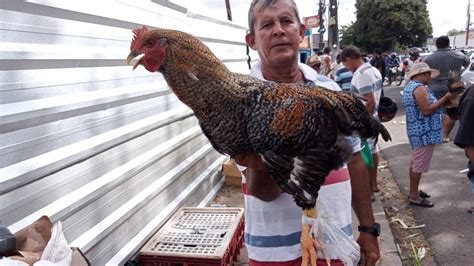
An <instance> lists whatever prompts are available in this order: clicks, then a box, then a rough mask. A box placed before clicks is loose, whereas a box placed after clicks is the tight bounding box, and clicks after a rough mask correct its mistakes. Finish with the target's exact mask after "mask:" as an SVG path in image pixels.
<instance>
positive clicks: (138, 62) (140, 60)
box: [127, 51, 145, 70]
mask: <svg viewBox="0 0 474 266" xmlns="http://www.w3.org/2000/svg"><path fill="white" fill-rule="evenodd" d="M144 56H145V54H142V53H138V52H136V51H132V52H130V54H129V55H128V57H127V65H130V63H131V62H132V60H133V59H135V58H136V57H139V58H138V59H136V62H135V64H133V70H135V68H137V66H138V65H142V64H143V57H144Z"/></svg>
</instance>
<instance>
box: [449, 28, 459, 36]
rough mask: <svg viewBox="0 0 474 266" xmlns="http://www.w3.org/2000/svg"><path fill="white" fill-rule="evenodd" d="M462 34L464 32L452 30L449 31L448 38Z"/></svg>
mask: <svg viewBox="0 0 474 266" xmlns="http://www.w3.org/2000/svg"><path fill="white" fill-rule="evenodd" d="M461 33H462V30H457V29H452V30H450V31H448V34H447V35H448V36H456V35H459V34H461Z"/></svg>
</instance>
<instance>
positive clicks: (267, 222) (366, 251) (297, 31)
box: [234, 0, 380, 266]
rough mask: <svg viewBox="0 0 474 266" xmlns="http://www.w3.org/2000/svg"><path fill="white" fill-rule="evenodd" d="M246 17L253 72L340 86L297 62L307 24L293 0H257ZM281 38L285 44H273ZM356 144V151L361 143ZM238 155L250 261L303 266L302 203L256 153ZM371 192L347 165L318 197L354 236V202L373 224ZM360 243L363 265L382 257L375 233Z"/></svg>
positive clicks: (329, 179) (277, 78) (366, 223)
mask: <svg viewBox="0 0 474 266" xmlns="http://www.w3.org/2000/svg"><path fill="white" fill-rule="evenodd" d="M248 19H249V29H250V33H248V34H247V35H246V37H245V40H246V43H247V44H248V45H249V47H251V48H252V49H254V50H257V52H258V54H259V57H260V62H258V63H257V64H255V65H253V66H252V69H251V75H252V76H254V77H256V78H259V79H262V80H269V81H274V82H285V83H301V84H314V85H318V86H323V87H326V88H329V89H333V90H340V88H339V87H338V86H337V84H336V83H334V81H332V80H330V79H328V78H327V77H324V76H322V75H318V74H317V73H316V72H315V71H314V70H313V69H312V68H310V67H308V66H307V65H305V64H299V63H298V48H299V45H300V42H301V41H302V40H303V36H304V30H305V27H304V25H302V24H301V21H300V18H299V16H298V10H297V8H296V4H295V2H294V1H293V0H277V1H267V0H254V1H253V2H252V4H251V6H250V9H249V18H248ZM281 43H284V44H285V45H275V44H281ZM353 149H354V152H356V151H358V149H360V143H359V144H357V145H354V146H353ZM234 159H235V160H236V163H237V164H238V167H239V169H240V170H241V171H242V173H243V178H242V181H243V186H242V189H243V192H244V199H245V230H244V240H245V244H246V247H247V250H248V256H249V265H251V266H252V265H281V266H283V265H301V263H302V258H301V247H300V236H301V228H302V224H301V217H302V215H303V212H302V210H301V208H299V207H297V206H296V203H295V202H294V200H293V199H292V197H291V196H290V195H288V194H286V193H282V191H281V189H280V188H279V186H278V185H277V184H276V182H275V181H274V180H273V179H272V178H271V176H270V175H269V174H268V172H267V169H266V168H265V166H264V164H263V163H262V161H261V158H260V157H259V156H258V155H257V154H241V155H237V156H235V158H234ZM351 188H352V194H351ZM368 193H369V187H368V186H366V183H365V182H364V180H362V179H360V178H357V177H356V176H355V177H351V178H349V174H348V170H347V169H346V168H345V167H343V168H341V169H339V170H337V171H332V172H331V173H330V174H329V175H328V177H326V183H325V184H323V186H321V190H320V191H319V198H318V200H326V201H329V202H332V203H333V206H331V207H330V208H331V209H330V210H326V211H328V212H331V213H332V214H334V215H335V216H336V220H335V223H336V224H337V225H338V226H339V227H340V228H341V229H342V230H343V231H344V232H345V233H346V234H348V235H352V229H351V228H352V227H351V223H352V218H351V216H352V214H351V209H350V206H351V202H352V205H353V208H354V212H355V213H356V215H357V217H358V219H359V223H360V225H361V226H364V227H372V226H373V225H375V220H374V216H373V213H372V207H371V203H370V198H369V194H368ZM351 195H352V196H351ZM351 197H352V198H351ZM321 211H323V210H321ZM357 242H358V243H359V245H360V246H361V257H362V258H363V259H364V260H365V262H364V263H365V264H364V265H375V263H376V261H377V260H378V258H379V257H380V251H379V247H378V243H377V237H376V234H375V233H374V232H372V233H370V232H361V233H360V235H359V238H358V239H357ZM333 262H334V261H333Z"/></svg>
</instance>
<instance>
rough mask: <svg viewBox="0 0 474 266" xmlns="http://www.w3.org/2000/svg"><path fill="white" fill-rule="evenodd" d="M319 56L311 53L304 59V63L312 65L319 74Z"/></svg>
mask: <svg viewBox="0 0 474 266" xmlns="http://www.w3.org/2000/svg"><path fill="white" fill-rule="evenodd" d="M321 63H322V61H321V58H320V57H319V56H318V55H312V56H310V57H308V59H307V60H306V64H307V65H308V66H310V67H312V68H313V69H314V70H316V72H318V74H321Z"/></svg>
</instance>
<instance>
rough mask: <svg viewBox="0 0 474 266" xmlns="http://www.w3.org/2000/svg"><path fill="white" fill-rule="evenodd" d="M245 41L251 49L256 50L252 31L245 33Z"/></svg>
mask: <svg viewBox="0 0 474 266" xmlns="http://www.w3.org/2000/svg"><path fill="white" fill-rule="evenodd" d="M245 42H246V43H247V45H248V46H249V47H250V48H252V50H257V46H256V45H255V36H253V35H252V33H250V32H249V33H247V34H245Z"/></svg>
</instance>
